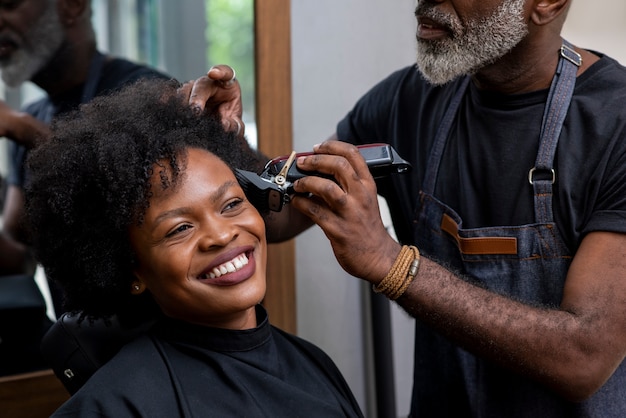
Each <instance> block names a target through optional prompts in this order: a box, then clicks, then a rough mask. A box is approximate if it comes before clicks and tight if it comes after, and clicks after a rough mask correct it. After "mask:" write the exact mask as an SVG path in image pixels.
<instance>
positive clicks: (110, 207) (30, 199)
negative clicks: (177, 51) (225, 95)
mask: <svg viewBox="0 0 626 418" xmlns="http://www.w3.org/2000/svg"><path fill="white" fill-rule="evenodd" d="M178 87H179V84H178V83H177V82H174V81H162V80H149V81H148V80H146V81H140V82H137V83H135V84H133V85H131V86H129V87H126V88H125V89H123V90H121V91H120V92H118V93H114V94H111V95H108V96H102V97H98V98H96V99H94V100H92V101H91V102H90V103H89V104H86V105H83V106H81V108H80V109H79V110H77V111H74V112H70V113H68V114H66V115H65V116H62V117H60V118H59V119H57V120H56V121H55V122H54V124H53V126H52V133H51V135H50V137H49V138H47V140H46V141H44V142H43V143H42V144H41V145H40V146H39V147H37V148H36V149H35V150H34V151H33V152H31V153H30V156H29V158H28V160H27V164H28V165H27V167H28V168H27V169H28V170H29V171H28V175H29V182H28V186H27V188H26V207H27V215H28V218H27V219H28V226H29V227H30V228H31V230H32V234H33V248H34V252H35V256H36V257H37V259H38V261H39V262H40V263H41V264H42V265H43V267H44V270H45V272H46V275H47V277H48V278H49V279H51V280H53V281H55V282H57V283H59V284H60V285H61V287H62V288H63V290H64V293H65V301H64V305H65V306H64V307H65V309H66V310H68V311H82V312H83V315H87V316H90V317H98V316H108V315H111V314H123V313H125V312H126V313H133V314H140V313H141V312H132V310H133V309H135V310H137V308H136V307H137V306H139V305H140V304H138V303H137V301H138V298H134V300H131V295H130V288H131V282H132V281H133V275H132V266H133V254H132V251H131V247H130V243H129V235H128V229H129V226H130V225H131V224H133V223H141V222H142V217H143V215H144V214H145V210H146V208H147V207H148V201H149V197H150V195H149V190H150V187H151V184H150V177H151V176H152V173H153V167H154V165H155V163H157V162H161V163H165V165H166V166H168V168H169V171H170V175H169V178H170V181H171V183H168V181H167V179H166V178H165V177H163V181H162V184H161V187H173V186H175V185H176V179H177V178H178V174H179V173H180V172H181V171H182V170H184V168H185V156H186V152H185V150H186V149H188V148H200V149H205V150H208V151H210V152H211V153H213V154H215V155H217V156H218V157H219V158H221V159H222V160H224V162H226V164H228V165H229V166H230V167H231V168H235V167H236V168H247V169H254V168H256V167H257V166H258V159H257V155H256V153H255V152H254V151H253V150H251V149H250V147H249V146H248V144H247V142H246V141H245V139H243V138H238V137H237V136H236V135H235V134H233V133H227V132H225V131H224V129H223V127H222V125H221V123H220V122H219V121H218V120H217V118H216V117H214V116H208V115H206V114H204V115H200V114H198V112H194V110H192V109H191V108H190V107H189V106H188V105H186V104H184V103H183V100H182V98H181V97H178V96H177V88H178ZM133 307H135V308H133ZM129 310H130V311H131V312H128V311H129ZM152 314H153V313H151V314H150V315H152Z"/></svg>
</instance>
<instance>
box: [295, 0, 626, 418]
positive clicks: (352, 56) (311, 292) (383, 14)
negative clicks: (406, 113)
mask: <svg viewBox="0 0 626 418" xmlns="http://www.w3.org/2000/svg"><path fill="white" fill-rule="evenodd" d="M414 5H415V0H340V1H337V0H317V1H304V0H293V1H292V2H291V8H292V16H291V17H292V19H291V22H292V27H291V30H292V34H291V36H292V82H293V116H294V148H295V149H296V150H298V151H304V150H310V149H311V147H312V146H313V145H314V144H315V143H318V142H320V141H322V140H324V139H326V138H327V137H328V136H329V135H330V134H331V133H333V132H334V129H335V126H336V123H337V122H338V121H339V120H340V119H341V118H342V117H343V116H344V115H345V113H346V112H347V111H348V110H349V109H350V108H351V107H352V105H353V104H354V102H355V101H356V100H357V99H358V98H359V97H360V96H361V95H362V94H363V93H364V92H365V91H367V89H368V88H370V87H371V86H372V85H373V84H374V83H376V82H377V81H379V80H381V79H382V78H383V77H385V76H386V75H387V74H389V73H390V72H391V71H393V70H395V69H397V68H400V67H402V66H404V65H408V64H411V63H413V61H414V58H413V56H414V50H415V45H414V43H415V19H414V16H413V9H414ZM625 23H626V2H624V0H596V1H593V2H591V1H583V0H576V1H575V2H574V4H573V6H572V10H571V11H570V16H569V20H568V23H567V25H566V29H565V31H564V36H565V37H567V39H569V40H570V41H571V42H573V43H575V44H577V45H580V46H583V47H587V48H590V49H595V50H600V51H603V52H605V53H608V54H609V55H611V56H613V57H614V58H616V59H618V60H619V61H620V62H622V63H626V48H624V47H623V41H624V39H626V37H625V36H624V35H626V25H625ZM296 261H297V305H298V333H299V334H300V335H301V336H303V337H305V338H307V339H309V340H311V341H314V342H315V343H317V344H318V345H320V346H321V347H322V348H324V349H325V350H326V351H327V352H328V353H329V354H330V356H331V357H332V358H333V359H334V360H335V362H336V363H337V364H338V366H339V368H340V369H341V370H342V372H343V373H344V375H345V376H346V378H347V380H348V383H349V384H350V385H351V387H352V389H353V391H354V392H355V395H356V396H357V399H358V401H359V402H360V404H361V405H362V406H363V408H364V410H367V412H366V413H367V416H370V417H374V416H375V414H374V412H373V411H374V410H373V409H372V408H371V406H372V402H373V396H372V394H371V393H368V389H367V385H368V380H367V379H369V378H370V375H369V373H368V372H366V371H365V370H364V367H368V368H369V367H370V366H369V363H368V362H367V360H366V359H368V358H369V355H370V353H369V347H368V346H367V344H366V343H365V341H366V338H367V335H366V331H364V330H366V329H367V327H366V325H367V322H364V318H366V314H365V313H364V312H367V306H366V303H365V302H364V300H366V298H364V297H363V295H365V293H366V292H367V289H366V288H365V286H364V285H363V284H361V283H360V282H359V281H358V280H357V279H354V278H352V277H349V276H348V275H346V274H345V273H344V272H343V270H342V269H341V268H340V267H339V266H338V265H337V263H336V261H335V259H334V257H333V255H332V252H331V250H330V246H329V245H328V242H327V240H326V238H325V237H324V235H323V234H322V233H321V232H320V231H319V230H318V229H312V230H310V231H308V232H306V233H305V234H303V235H301V236H300V237H298V238H297V241H296ZM393 317H394V324H393V332H394V341H393V344H394V350H395V354H394V355H395V363H396V364H395V372H396V385H395V387H396V397H397V413H398V415H399V416H406V415H407V413H408V410H409V400H410V389H411V381H412V363H413V361H412V348H413V332H412V328H411V321H410V320H408V319H407V318H406V316H405V315H404V314H403V313H402V312H400V311H399V310H398V309H397V308H396V309H395V310H394V311H393ZM366 364H367V366H366ZM369 384H371V382H370V383H369ZM380 418H383V417H380ZM385 418H386V417H385Z"/></svg>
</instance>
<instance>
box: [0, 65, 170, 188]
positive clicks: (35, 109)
mask: <svg viewBox="0 0 626 418" xmlns="http://www.w3.org/2000/svg"><path fill="white" fill-rule="evenodd" d="M143 78H162V79H170V78H171V77H169V76H167V75H165V74H163V73H161V72H159V71H157V70H155V69H152V68H150V67H147V66H144V65H139V64H135V63H133V62H130V61H127V60H125V59H121V58H111V59H108V60H106V61H105V62H104V63H103V66H102V70H101V73H100V80H99V82H98V84H97V87H96V90H95V96H101V95H104V94H107V93H111V92H114V91H117V90H119V89H121V88H122V87H124V86H126V85H128V84H131V83H133V82H135V81H137V80H139V79H143ZM83 90H84V85H80V86H76V87H75V88H73V89H71V90H69V91H66V92H63V93H62V94H60V95H58V96H55V97H54V98H49V97H44V98H42V99H40V100H38V101H36V102H34V103H31V104H29V105H27V106H26V107H25V108H24V111H25V112H26V113H28V114H30V115H32V116H34V117H35V118H36V119H38V120H41V121H44V122H46V123H49V122H50V119H51V117H54V116H58V115H60V114H63V113H66V112H68V111H71V110H75V109H77V108H78V106H79V105H80V104H81V102H82V94H83ZM8 154H9V175H8V178H7V182H8V184H11V185H15V186H18V187H20V188H23V187H24V181H25V171H24V163H25V161H26V156H27V154H28V152H27V150H26V148H25V147H23V146H21V145H17V144H16V143H15V142H13V141H9V143H8Z"/></svg>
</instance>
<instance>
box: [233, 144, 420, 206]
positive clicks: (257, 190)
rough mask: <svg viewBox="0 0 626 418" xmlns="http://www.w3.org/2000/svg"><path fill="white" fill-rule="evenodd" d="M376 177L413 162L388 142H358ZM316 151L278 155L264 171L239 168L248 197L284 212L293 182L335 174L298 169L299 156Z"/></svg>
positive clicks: (408, 167)
mask: <svg viewBox="0 0 626 418" xmlns="http://www.w3.org/2000/svg"><path fill="white" fill-rule="evenodd" d="M357 148H358V149H359V152H360V153H361V155H362V156H363V158H364V159H365V162H366V164H367V166H368V167H369V170H370V173H371V174H372V176H373V177H374V178H380V177H386V176H388V175H390V174H394V173H405V172H408V171H409V170H411V168H412V167H411V164H410V163H409V162H407V161H405V160H404V159H402V158H401V157H400V156H399V155H398V153H397V152H396V150H395V149H394V148H393V147H392V146H391V145H388V144H367V145H359V146H357ZM312 154H313V153H312V152H303V153H297V154H296V152H295V151H294V152H292V153H291V154H290V155H288V156H281V157H278V158H274V159H272V160H270V161H268V162H267V164H266V165H265V167H264V168H263V170H262V171H261V173H260V174H257V173H253V172H251V171H245V170H239V169H238V170H235V175H236V177H237V180H238V181H239V184H240V185H241V187H242V188H243V190H244V192H245V193H246V196H247V197H248V200H250V202H251V203H252V204H253V205H254V206H255V207H256V208H257V209H258V210H259V211H260V212H265V211H267V210H271V211H274V212H280V211H281V210H282V208H283V206H284V205H285V204H287V203H289V201H290V199H291V196H292V195H293V194H294V191H293V183H294V182H295V181H296V180H298V179H300V178H302V177H306V176H320V177H325V178H331V177H329V176H327V175H325V174H322V173H318V172H311V171H303V170H300V169H298V167H297V166H296V164H295V160H296V158H298V157H300V156H304V155H312Z"/></svg>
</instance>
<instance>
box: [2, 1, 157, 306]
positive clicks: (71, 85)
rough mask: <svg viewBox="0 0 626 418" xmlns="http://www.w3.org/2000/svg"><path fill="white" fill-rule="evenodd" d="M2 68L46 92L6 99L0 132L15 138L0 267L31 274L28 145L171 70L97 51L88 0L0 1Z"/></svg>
mask: <svg viewBox="0 0 626 418" xmlns="http://www.w3.org/2000/svg"><path fill="white" fill-rule="evenodd" d="M0 71H1V72H2V80H3V82H4V83H5V84H6V85H7V86H9V87H18V86H20V85H21V84H22V83H23V82H25V81H32V82H33V83H35V84H36V85H37V86H39V87H40V88H41V89H43V90H44V91H45V93H46V96H45V97H44V98H43V99H41V100H39V101H37V102H35V103H32V104H30V105H28V106H26V107H25V108H24V109H23V110H22V111H16V110H14V109H11V108H10V107H9V106H8V105H7V104H6V103H4V102H0V136H5V137H7V138H8V139H9V140H10V142H9V144H8V146H9V159H10V161H9V174H8V179H7V183H8V185H7V194H6V200H5V205H4V211H3V224H4V230H3V231H2V234H1V235H0V273H1V274H18V273H32V272H33V270H34V268H35V265H34V263H33V261H32V258H31V257H29V251H28V237H27V232H26V230H25V228H24V225H22V223H21V219H22V214H23V185H24V182H25V181H26V178H25V176H26V174H25V172H24V168H23V162H24V159H25V156H26V154H27V153H28V150H29V149H31V148H32V147H34V146H35V144H36V141H37V140H38V138H41V137H43V136H45V134H46V133H47V132H48V124H49V123H50V122H51V121H52V119H53V117H55V116H56V115H58V114H61V113H64V112H67V111H68V110H72V109H74V108H76V107H78V106H79V105H80V103H84V102H87V101H89V100H90V99H91V98H93V97H94V96H97V95H100V94H103V93H106V92H108V91H112V90H116V89H118V88H119V87H121V86H122V85H125V84H128V83H131V82H133V81H135V80H137V79H139V78H142V77H161V78H165V77H166V76H165V75H163V74H161V73H159V72H157V71H155V70H153V69H150V68H147V67H144V66H140V65H137V64H134V63H131V62H128V61H125V60H121V59H116V58H112V57H107V56H105V55H104V54H102V53H100V52H98V50H97V48H96V40H95V34H94V30H93V26H92V23H91V4H90V2H89V1H88V0H10V1H4V0H3V1H0ZM55 302H56V298H55Z"/></svg>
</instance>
